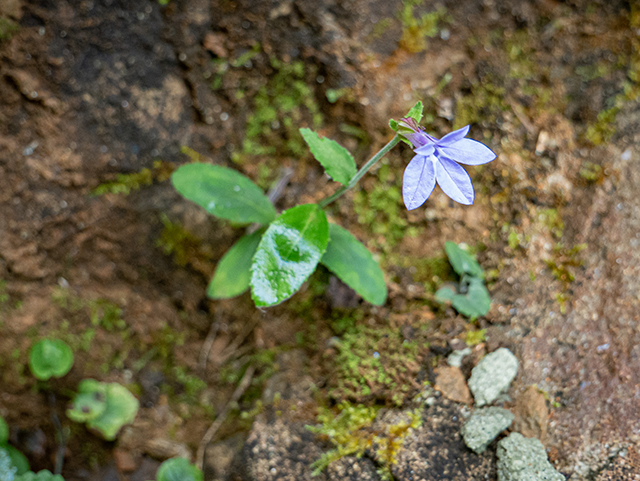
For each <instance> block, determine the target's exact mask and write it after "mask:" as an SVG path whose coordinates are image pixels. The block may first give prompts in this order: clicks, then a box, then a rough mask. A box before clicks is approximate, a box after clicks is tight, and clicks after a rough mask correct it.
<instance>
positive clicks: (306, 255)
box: [171, 102, 496, 307]
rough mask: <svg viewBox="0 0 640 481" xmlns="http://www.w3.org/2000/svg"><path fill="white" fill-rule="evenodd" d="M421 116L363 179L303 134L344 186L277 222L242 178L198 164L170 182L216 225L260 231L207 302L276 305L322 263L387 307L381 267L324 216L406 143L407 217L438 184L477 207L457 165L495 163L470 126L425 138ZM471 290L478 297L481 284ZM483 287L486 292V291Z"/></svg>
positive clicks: (348, 158) (245, 240) (343, 152)
mask: <svg viewBox="0 0 640 481" xmlns="http://www.w3.org/2000/svg"><path fill="white" fill-rule="evenodd" d="M422 110H423V106H422V102H418V103H417V104H416V105H415V106H414V107H413V108H412V109H411V110H410V111H409V113H408V114H407V116H406V117H405V118H403V119H401V120H400V121H396V120H391V121H390V122H389V125H390V127H391V129H392V130H394V131H395V133H396V135H395V136H394V137H393V139H391V141H389V142H388V143H387V144H386V145H385V146H384V147H383V148H382V149H381V150H380V151H378V152H377V153H376V154H375V155H374V156H373V157H372V158H371V159H369V161H367V162H366V163H365V164H364V165H363V166H362V167H361V168H360V170H358V168H357V166H356V162H355V160H354V158H353V157H352V155H351V154H350V153H349V151H347V149H345V148H344V147H342V146H341V145H339V144H338V143H337V142H335V141H333V140H331V139H328V138H326V137H325V138H320V136H319V135H318V134H317V133H315V132H313V131H312V130H309V129H307V128H302V129H300V133H301V134H302V137H303V138H304V140H305V142H306V143H307V145H308V147H309V149H310V150H311V153H312V154H313V156H314V157H315V158H316V160H317V161H318V162H319V163H320V164H321V165H322V167H323V168H324V170H325V173H326V174H327V175H328V176H329V177H331V178H332V179H333V180H334V181H336V182H338V183H340V184H342V187H340V188H338V189H337V190H336V192H335V193H334V194H333V195H331V196H329V197H327V198H326V199H324V200H322V201H320V202H318V203H317V204H304V205H296V206H294V207H291V208H290V209H288V210H286V211H284V212H282V213H281V214H279V215H278V213H277V212H276V209H275V207H274V205H273V203H272V202H271V201H270V200H269V198H267V196H265V195H264V193H263V192H262V190H261V189H260V188H259V187H258V186H257V185H256V184H254V183H253V182H252V181H251V180H250V179H249V178H247V177H245V176H244V175H242V174H240V173H239V172H236V171H234V170H232V169H228V168H226V167H222V166H219V165H211V164H206V163H202V162H199V161H196V162H193V163H190V164H187V165H183V166H182V167H180V168H179V169H177V170H176V171H175V172H174V173H173V175H172V176H171V181H172V183H173V186H174V187H175V189H176V190H177V191H178V192H179V193H180V194H181V195H182V196H183V197H185V198H186V199H188V200H190V201H192V202H194V203H196V204H198V205H199V206H201V207H202V208H204V209H205V210H206V211H207V212H208V213H209V214H211V215H213V216H215V217H218V218H221V219H226V220H229V221H231V222H233V223H235V224H238V225H249V224H254V225H253V226H251V227H249V228H248V229H247V233H246V235H245V236H244V237H242V238H240V240H239V241H238V242H237V243H236V244H235V245H234V246H233V247H232V248H231V249H230V250H229V251H228V252H227V254H225V255H224V256H223V258H222V259H221V261H220V263H219V264H218V266H217V268H216V271H215V273H214V275H213V279H212V280H211V283H210V284H209V287H208V289H207V295H208V296H209V297H210V298H212V299H226V298H230V297H235V296H237V295H240V294H242V293H243V292H245V291H247V290H248V289H249V288H251V295H252V298H253V301H254V302H255V304H256V306H258V307H268V306H275V305H277V304H280V303H281V302H283V301H285V300H286V299H288V298H289V297H291V296H292V295H293V294H294V293H295V292H296V291H298V290H299V289H300V288H301V287H302V285H303V284H304V282H305V281H306V280H307V279H308V278H309V276H310V275H311V274H312V273H313V272H314V271H315V269H316V268H317V266H318V264H323V265H324V266H325V267H327V268H328V269H329V270H330V271H332V272H333V273H334V274H335V275H336V276H337V277H339V278H340V279H341V280H342V281H343V282H345V283H346V284H347V285H348V286H349V287H351V288H352V289H353V290H355V291H356V292H357V293H358V294H360V295H361V296H362V298H363V299H364V300H365V301H367V302H370V303H371V304H374V305H378V306H380V305H383V304H384V303H385V302H386V299H387V288H386V285H385V282H384V275H383V273H382V270H381V269H380V267H379V266H378V263H377V262H376V261H375V260H374V259H373V256H372V255H371V254H370V253H369V252H368V250H367V249H366V247H365V246H364V245H363V244H362V243H360V241H358V240H357V239H356V238H355V237H354V236H353V235H352V234H350V233H349V232H348V231H346V230H345V229H343V228H342V227H340V226H338V225H336V224H330V223H329V222H328V219H327V215H326V213H325V210H324V209H325V208H326V207H327V206H328V205H329V204H331V203H332V202H333V201H335V200H337V199H338V198H340V197H341V196H342V195H344V193H345V192H347V191H348V190H350V189H352V188H353V187H355V186H356V185H357V183H358V181H359V180H360V179H361V178H362V177H363V176H364V175H365V174H366V173H367V172H368V171H369V170H370V169H371V168H372V167H373V166H374V165H375V164H377V163H378V162H379V161H380V160H381V159H382V158H383V157H384V156H385V155H386V154H387V153H388V152H389V151H390V150H391V149H392V148H393V147H395V146H396V145H397V144H398V143H400V141H404V142H405V143H407V144H409V145H411V146H412V147H413V149H414V153H415V154H416V155H415V156H414V157H413V159H412V160H411V162H410V163H409V165H408V166H407V168H406V170H405V172H404V176H403V192H402V194H403V198H404V202H405V205H406V206H407V208H408V209H409V210H413V209H416V208H418V207H420V206H421V205H422V204H424V202H426V200H427V199H428V198H429V196H430V195H431V193H432V192H433V189H434V188H435V186H436V184H438V185H439V186H440V187H441V188H442V190H443V192H444V193H445V194H447V195H448V196H449V197H451V198H452V199H453V200H455V201H456V202H458V203H460V204H463V205H470V204H472V203H473V200H474V196H475V193H474V190H473V185H472V184H471V178H470V177H469V175H468V174H467V173H466V171H465V170H464V169H463V168H462V167H461V166H460V164H466V165H480V164H485V163H487V162H491V161H492V160H493V159H495V157H496V156H495V154H494V153H493V152H492V151H491V150H490V149H489V148H488V147H486V146H485V145H483V144H482V143H480V142H477V141H475V140H472V139H467V138H466V136H467V134H468V132H469V127H468V126H466V127H463V128H462V129H459V130H457V131H455V132H451V133H449V134H448V135H445V136H444V137H443V138H441V139H437V138H435V137H433V136H431V135H429V134H427V133H426V132H425V131H424V130H423V129H422V128H421V127H420V126H419V125H418V122H420V120H421V119H422ZM454 267H455V266H454ZM478 269H479V273H480V274H482V269H480V268H479V266H478ZM468 274H469V275H470V276H472V277H473V276H474V275H478V273H477V272H476V273H475V274H474V273H468ZM474 278H475V277H474ZM479 279H480V280H481V279H482V277H479ZM470 287H472V290H473V291H476V290H478V289H479V287H478V285H477V284H473V286H470ZM480 287H481V289H484V285H483V284H482V282H481V283H480Z"/></svg>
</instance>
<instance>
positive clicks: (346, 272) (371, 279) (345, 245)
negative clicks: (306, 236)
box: [320, 224, 387, 306]
mask: <svg viewBox="0 0 640 481" xmlns="http://www.w3.org/2000/svg"><path fill="white" fill-rule="evenodd" d="M320 262H321V263H322V264H323V265H325V266H326V267H327V268H328V269H329V270H330V271H331V272H333V273H334V274H335V275H336V276H338V277H339V278H340V279H341V280H342V281H343V282H344V283H345V284H346V285H348V286H349V287H351V288H352V289H353V290H354V291H356V292H357V293H358V294H360V295H361V296H362V298H363V299H364V300H365V301H367V302H370V303H371V304H373V305H376V306H381V305H383V304H384V303H385V301H386V300H387V286H386V285H385V283H384V275H383V273H382V270H381V269H380V266H379V265H378V263H377V262H376V261H375V260H373V256H372V255H371V252H369V251H368V250H367V248H366V247H365V246H364V245H363V244H362V243H361V242H360V241H359V240H358V239H356V238H355V237H354V236H353V235H352V234H351V233H350V232H349V231H348V230H346V229H343V228H342V227H340V226H339V225H337V224H329V245H328V246H327V252H325V253H324V256H322V259H320Z"/></svg>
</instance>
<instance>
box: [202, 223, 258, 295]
mask: <svg viewBox="0 0 640 481" xmlns="http://www.w3.org/2000/svg"><path fill="white" fill-rule="evenodd" d="M262 234H264V230H260V231H258V232H254V233H253V234H250V235H245V236H243V237H241V238H240V240H238V242H236V243H235V244H234V245H233V247H231V249H229V250H228V251H227V253H226V254H225V255H224V256H223V257H222V259H220V262H218V266H217V267H216V271H215V273H214V274H213V278H212V279H211V282H210V283H209V287H208V288H207V296H208V297H210V298H211V299H229V298H231V297H235V296H239V295H240V294H242V293H243V292H245V291H246V290H247V289H249V282H250V281H251V261H252V259H253V255H254V254H255V253H256V249H258V244H259V243H260V239H262Z"/></svg>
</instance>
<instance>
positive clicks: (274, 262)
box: [251, 204, 329, 306]
mask: <svg viewBox="0 0 640 481" xmlns="http://www.w3.org/2000/svg"><path fill="white" fill-rule="evenodd" d="M328 242H329V223H328V222H327V217H326V216H325V214H324V211H323V210H322V209H321V208H320V207H318V206H317V205H316V204H304V205H298V206H296V207H293V208H291V209H289V210H287V211H285V212H283V213H282V215H280V217H278V218H277V219H276V220H275V221H273V222H272V223H271V225H270V226H269V228H268V229H267V231H266V232H265V233H264V235H263V236H262V240H261V241H260V245H259V246H258V250H257V251H256V253H255V255H254V256H253V264H252V265H251V295H252V297H253V300H254V302H255V304H256V306H274V305H276V304H279V303H281V302H282V301H284V300H286V299H288V298H289V297H291V296H292V295H293V294H294V293H295V292H296V291H297V290H298V289H299V288H300V286H301V285H302V283H303V282H304V281H306V280H307V278H308V277H309V276H310V275H311V273H312V272H313V271H314V270H315V268H316V266H317V265H318V262H319V261H320V258H321V257H322V254H324V252H325V250H326V249H327V243H328Z"/></svg>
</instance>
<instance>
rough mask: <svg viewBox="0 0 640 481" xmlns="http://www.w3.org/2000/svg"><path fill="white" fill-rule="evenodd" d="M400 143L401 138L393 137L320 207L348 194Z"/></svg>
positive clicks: (321, 202) (323, 201) (319, 203)
mask: <svg viewBox="0 0 640 481" xmlns="http://www.w3.org/2000/svg"><path fill="white" fill-rule="evenodd" d="M398 142H400V137H399V136H398V135H397V134H396V135H395V136H394V137H393V139H391V140H390V141H389V142H388V143H387V145H385V146H384V147H382V149H380V150H379V151H378V153H377V154H376V155H374V156H373V157H371V158H370V159H369V161H368V162H367V163H366V164H364V165H363V166H362V167H361V168H360V170H359V171H358V172H356V175H354V176H353V177H352V178H351V180H350V181H349V183H348V184H347V185H343V186H342V187H340V188H339V189H338V190H337V191H336V192H335V193H334V194H333V195H331V196H329V197H327V198H326V199H324V200H322V201H320V202H318V205H319V206H320V207H322V208H325V207H326V206H328V205H329V204H331V203H332V202H333V201H334V200H336V199H339V198H340V197H342V196H343V195H344V193H345V192H347V191H348V190H350V189H352V188H353V187H355V185H356V184H357V183H358V181H359V180H360V179H361V178H362V177H363V176H364V174H366V173H367V172H368V171H369V170H370V169H371V167H373V166H374V165H375V164H377V163H378V162H379V161H380V159H382V157H384V156H385V155H386V154H387V152H389V151H390V150H391V149H393V148H394V147H395V146H396V145H397V144H398Z"/></svg>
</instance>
